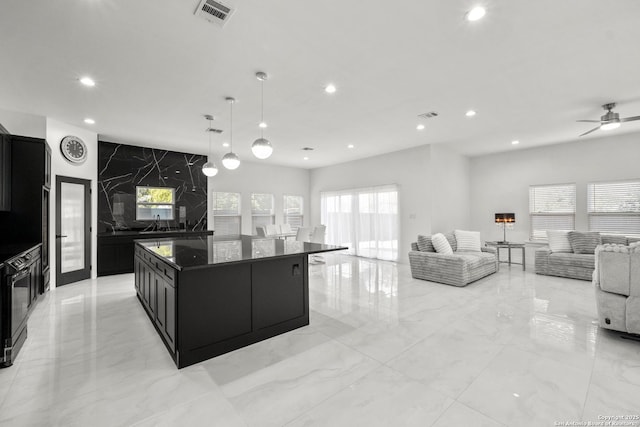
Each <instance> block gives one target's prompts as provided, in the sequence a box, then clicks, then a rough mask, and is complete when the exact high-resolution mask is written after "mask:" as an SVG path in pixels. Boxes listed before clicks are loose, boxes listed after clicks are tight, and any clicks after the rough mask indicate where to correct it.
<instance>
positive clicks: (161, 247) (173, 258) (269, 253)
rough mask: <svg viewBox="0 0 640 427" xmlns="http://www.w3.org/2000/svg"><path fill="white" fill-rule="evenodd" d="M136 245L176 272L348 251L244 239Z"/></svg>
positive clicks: (204, 238)
mask: <svg viewBox="0 0 640 427" xmlns="http://www.w3.org/2000/svg"><path fill="white" fill-rule="evenodd" d="M136 243H137V244H138V245H139V246H141V247H142V248H144V249H145V250H147V251H149V252H151V253H152V254H154V255H155V256H157V257H159V258H160V259H162V260H163V261H165V262H167V263H168V264H170V265H172V266H173V267H175V268H177V269H178V270H183V269H186V268H198V267H205V266H210V265H216V264H226V263H236V262H252V261H256V260H259V259H261V258H277V257H283V256H289V255H299V254H300V255H301V254H314V253H320V252H331V251H339V250H343V249H348V248H346V247H341V246H333V245H323V244H319V243H308V242H299V241H296V240H284V239H274V238H269V237H266V238H265V237H258V236H246V235H238V236H215V237H214V236H201V237H195V236H194V237H182V238H163V239H144V240H142V239H140V240H136Z"/></svg>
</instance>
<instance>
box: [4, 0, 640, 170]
mask: <svg viewBox="0 0 640 427" xmlns="http://www.w3.org/2000/svg"><path fill="white" fill-rule="evenodd" d="M223 1H225V2H226V3H227V4H229V5H233V6H234V7H236V8H237V11H236V12H235V15H234V16H233V17H232V18H231V19H230V21H229V22H228V23H227V25H226V26H225V27H224V28H220V27H218V26H216V25H214V24H211V23H209V22H207V21H205V20H203V19H201V18H198V17H196V16H194V11H195V9H196V6H197V5H198V3H199V1H198V0H135V1H124V0H119V1H118V0H58V1H51V0H32V1H24V0H2V8H1V10H0V12H1V13H0V58H2V66H1V67H0V108H5V109H10V110H15V111H22V112H28V113H33V114H39V115H45V116H49V117H52V118H55V119H57V120H61V121H64V122H67V123H70V124H74V125H78V126H81V127H87V128H91V129H94V130H95V131H97V132H98V133H99V134H100V135H102V136H103V137H104V138H105V139H108V140H112V141H118V142H126V143H130V144H139V145H146V146H153V147H161V148H167V149H172V150H177V151H188V152H195V153H203V154H205V153H206V152H207V133H206V132H205V131H204V130H205V128H206V127H207V122H206V121H205V120H204V118H203V117H202V116H203V115H204V114H207V113H209V114H213V115H214V116H215V118H216V121H215V122H214V123H213V125H214V127H218V128H221V129H223V130H225V132H224V133H223V134H222V135H221V136H215V137H214V144H213V146H214V151H215V155H216V157H217V158H218V159H219V157H221V156H222V155H223V154H224V152H225V150H226V149H225V148H223V147H222V142H223V141H225V140H227V139H228V137H229V132H228V130H229V106H228V104H227V103H226V102H225V101H224V97H225V96H234V97H235V98H237V100H238V102H237V104H236V105H235V106H234V133H233V137H234V138H233V141H234V151H235V152H236V153H238V154H239V155H240V157H241V159H243V160H250V161H258V160H256V159H255V158H253V156H252V155H251V151H250V145H251V143H252V142H253V140H255V139H256V138H257V137H259V130H258V127H257V123H258V121H259V118H260V83H259V82H258V80H256V78H255V77H254V75H255V73H256V72H257V71H265V72H267V73H268V74H269V80H267V81H266V82H265V87H264V89H265V120H266V121H267V122H268V123H269V128H268V129H267V130H266V131H265V137H266V138H267V139H269V140H271V142H272V143H273V145H274V147H275V152H274V154H273V156H272V157H271V158H269V159H268V160H265V161H264V162H267V163H270V164H280V165H290V166H298V167H309V168H310V167H318V166H324V165H328V164H333V163H338V162H343V161H348V160H352V159H356V158H362V157H368V156H372V155H376V154H380V153H384V152H390V151H395V150H399V149H403V148H409V147H413V146H418V145H422V144H429V143H447V144H450V145H451V146H452V147H454V148H455V149H456V150H458V151H460V152H461V153H464V154H467V155H472V156H473V155H479V154H484V153H491V152H496V151H503V150H513V149H521V148H527V147H532V146H536V145H542V144H550V143H558V142H564V141H570V140H575V139H577V136H578V135H579V134H580V133H582V132H585V131H587V130H588V129H590V124H588V123H576V122H575V121H576V120H577V119H592V118H593V119H597V118H599V117H600V115H602V114H603V113H604V112H603V111H602V109H601V108H600V105H601V104H603V103H606V102H610V101H615V102H617V103H618V108H617V109H616V111H617V112H619V113H620V115H621V117H626V116H635V115H640V84H639V80H638V76H640V54H639V52H640V50H639V47H638V40H640V25H638V22H639V21H640V1H637V0H617V1H615V2H612V1H602V0H565V1H557V0H539V1H535V2H531V1H496V0H477V1H470V0H460V1H454V0H447V1H443V0H405V1H402V2H389V1H384V2H383V1H379V0H368V1H363V0H360V1H344V0H323V1H321V2H308V1H300V0H278V1H268V0H223ZM475 4H483V5H484V6H486V8H487V11H488V13H487V16H486V17H485V19H483V20H482V21H479V22H474V23H469V22H467V21H465V20H464V14H465V12H466V11H467V10H468V9H470V8H471V7H472V6H473V5H475ZM83 75H90V76H92V77H93V78H94V79H95V80H96V81H97V86H96V87H94V88H92V89H87V88H85V87H83V86H81V85H80V84H78V78H79V77H80V76H83ZM329 82H333V83H335V85H336V86H337V88H338V91H337V93H335V94H334V95H327V94H326V93H324V91H323V88H324V86H325V85H326V84H327V83H329ZM470 108H472V109H474V110H476V111H477V112H478V114H477V116H476V117H474V118H472V119H469V118H466V117H465V114H464V113H465V112H466V111H467V110H468V109H470ZM427 111H437V112H438V113H439V116H438V117H437V118H435V119H430V120H423V121H422V122H423V123H424V124H425V125H426V129H425V130H423V131H417V130H416V125H417V124H418V123H419V122H421V120H419V119H418V118H417V117H416V116H417V115H418V114H420V113H424V112H427ZM84 117H92V118H94V119H95V120H96V124H95V125H93V126H89V125H85V124H84V123H83V122H82V120H83V118H84ZM638 131H640V121H639V122H633V123H627V124H624V125H623V126H622V127H621V128H620V129H618V130H614V131H610V132H611V135H614V134H619V133H623V132H638ZM596 136H602V131H598V132H594V133H593V134H591V135H590V136H589V137H596ZM514 139H518V140H520V141H521V144H520V145H519V146H517V147H514V146H512V145H511V143H510V142H511V140H514ZM348 144H354V145H355V148H354V149H348V148H347V145H348ZM306 146H309V147H314V148H315V151H313V152H311V153H310V154H309V156H310V160H308V161H303V160H302V157H303V156H304V155H305V153H304V152H302V151H301V149H302V147H306Z"/></svg>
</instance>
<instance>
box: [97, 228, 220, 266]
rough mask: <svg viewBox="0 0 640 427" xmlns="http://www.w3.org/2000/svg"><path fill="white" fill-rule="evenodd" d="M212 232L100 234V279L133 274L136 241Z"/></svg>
mask: <svg viewBox="0 0 640 427" xmlns="http://www.w3.org/2000/svg"><path fill="white" fill-rule="evenodd" d="M212 233H213V232H212V231H207V230H204V231H157V232H144V233H140V232H135V231H120V232H118V231H116V232H115V233H104V234H98V277H100V276H109V275H112V274H125V273H133V272H134V271H133V250H134V243H133V241H134V240H137V239H161V238H164V237H175V238H178V237H187V236H207V235H210V234H212Z"/></svg>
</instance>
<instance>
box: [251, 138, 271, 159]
mask: <svg viewBox="0 0 640 427" xmlns="http://www.w3.org/2000/svg"><path fill="white" fill-rule="evenodd" d="M251 151H253V155H254V156H256V157H257V158H259V159H261V160H264V159H266V158H268V157H269V156H270V155H271V153H273V146H272V145H271V143H270V142H269V141H267V140H266V139H264V138H258V139H256V140H255V141H253V144H252V145H251Z"/></svg>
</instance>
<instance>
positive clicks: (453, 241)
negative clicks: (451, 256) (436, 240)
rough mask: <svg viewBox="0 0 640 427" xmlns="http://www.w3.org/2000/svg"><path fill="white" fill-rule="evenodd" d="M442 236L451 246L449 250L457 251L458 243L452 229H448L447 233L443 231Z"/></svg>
mask: <svg viewBox="0 0 640 427" xmlns="http://www.w3.org/2000/svg"><path fill="white" fill-rule="evenodd" d="M443 236H444V237H446V238H447V242H449V246H451V250H452V251H454V252H455V251H457V250H458V243H457V242H456V236H455V234H453V231H450V232H449V233H445V234H443Z"/></svg>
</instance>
